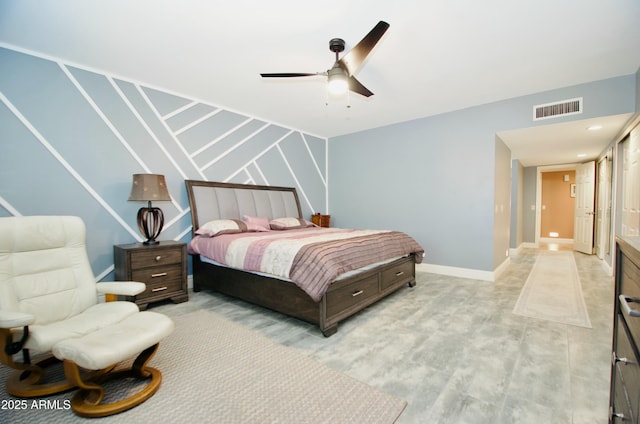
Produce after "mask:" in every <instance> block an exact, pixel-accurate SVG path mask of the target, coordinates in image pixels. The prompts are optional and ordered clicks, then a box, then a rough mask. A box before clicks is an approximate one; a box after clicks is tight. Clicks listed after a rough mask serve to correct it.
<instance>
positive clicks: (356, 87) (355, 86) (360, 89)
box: [349, 77, 373, 97]
mask: <svg viewBox="0 0 640 424" xmlns="http://www.w3.org/2000/svg"><path fill="white" fill-rule="evenodd" d="M349 90H351V91H353V92H354V93H358V94H361V95H363V96H365V97H370V96H373V93H372V92H371V91H370V90H369V89H368V88H367V87H365V86H364V85H362V84H361V83H360V81H358V80H357V79H355V78H354V77H349Z"/></svg>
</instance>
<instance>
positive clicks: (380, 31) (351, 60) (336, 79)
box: [260, 21, 389, 97]
mask: <svg viewBox="0 0 640 424" xmlns="http://www.w3.org/2000/svg"><path fill="white" fill-rule="evenodd" d="M387 29H389V24H388V23H386V22H384V21H380V22H378V23H377V24H376V26H375V27H373V29H372V30H371V31H369V33H368V34H367V35H365V36H364V38H363V39H362V40H360V42H359V43H358V44H356V46H355V47H354V48H353V49H351V50H349V52H347V53H346V54H344V55H343V56H342V57H341V58H340V57H339V53H341V52H343V51H344V46H345V43H344V40H343V39H341V38H333V39H331V41H329V50H331V51H332V52H334V53H335V54H336V61H335V63H334V64H333V66H332V67H331V69H329V70H327V71H326V72H314V73H300V72H285V73H268V74H260V75H261V76H262V77H263V78H292V77H294V78H295V77H310V76H317V75H324V76H326V77H327V79H328V81H329V91H331V92H332V93H334V94H340V93H344V92H346V91H347V89H348V90H351V91H353V92H354V93H358V94H361V95H363V96H365V97H369V96H372V95H373V93H372V92H371V91H370V90H369V89H368V88H366V87H365V86H364V85H362V84H361V83H360V81H358V80H357V79H356V78H355V77H354V76H353V75H354V74H355V73H356V71H357V70H358V69H359V68H360V66H361V65H362V63H363V62H364V60H365V59H366V58H367V55H368V54H369V53H370V52H371V50H372V49H373V47H374V46H375V45H376V44H377V43H378V41H380V39H381V38H382V36H383V35H384V33H385V32H386V31H387Z"/></svg>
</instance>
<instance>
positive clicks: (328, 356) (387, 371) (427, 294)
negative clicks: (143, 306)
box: [152, 249, 613, 424]
mask: <svg viewBox="0 0 640 424" xmlns="http://www.w3.org/2000/svg"><path fill="white" fill-rule="evenodd" d="M537 252H538V250H536V249H524V250H523V251H522V252H521V253H520V254H518V255H517V256H514V257H512V259H511V264H510V265H509V266H508V268H507V269H506V271H505V272H504V273H503V274H502V275H501V276H500V278H499V279H498V281H496V282H493V283H492V282H486V281H479V280H470V279H463V278H455V277H447V276H441V275H436V274H427V273H419V274H418V278H417V280H418V284H417V286H416V287H415V288H413V289H410V288H406V289H402V290H399V291H398V292H396V293H395V294H393V295H391V296H390V297H388V298H387V299H385V300H384V301H382V302H380V303H378V304H376V305H373V306H372V307H370V308H367V309H366V310H364V311H362V312H360V313H359V314H357V315H355V316H353V317H351V318H350V319H348V320H347V321H345V322H344V323H343V324H341V325H340V327H339V329H338V333H337V334H335V335H334V336H332V337H329V338H325V337H323V336H322V334H321V333H320V332H319V330H318V329H317V328H316V327H314V326H312V325H310V324H306V323H304V322H301V321H298V320H295V319H292V318H287V317H284V316H282V315H280V314H277V313H274V312H271V311H268V310H265V309H263V308H259V307H255V306H252V305H249V304H247V303H244V302H240V301H236V300H233V299H230V298H227V297H224V296H222V295H219V294H215V293H212V292H208V291H204V292H199V293H193V294H192V296H191V299H190V301H189V302H187V303H183V304H179V305H173V304H163V305H158V306H155V307H153V308H152V309H154V310H157V311H160V312H165V313H167V314H169V315H171V314H182V313H187V312H189V311H191V310H193V309H197V308H210V309H211V310H214V311H216V312H218V313H221V314H223V315H225V316H227V317H228V318H229V319H232V320H234V321H236V322H240V323H242V324H244V325H246V326H248V327H251V328H254V329H255V330H257V331H259V332H261V333H263V334H265V335H266V336H268V337H270V338H271V339H273V340H275V341H277V342H279V343H282V344H284V345H287V346H290V347H292V348H295V349H298V350H299V351H301V352H303V353H305V354H307V355H309V356H312V357H314V358H316V359H317V360H319V361H321V362H323V363H325V364H327V365H329V366H331V367H333V368H335V369H338V370H340V371H342V372H345V373H347V374H349V375H351V376H352V377H354V378H356V379H358V380H361V381H363V382H365V383H368V384H370V385H372V386H374V387H377V388H379V389H381V390H384V391H387V392H389V393H391V394H394V395H396V396H398V397H400V398H403V399H405V400H406V401H407V402H408V406H407V408H406V409H405V411H404V413H403V414H402V415H401V417H400V418H399V420H398V423H400V424H407V423H409V424H413V423H449V424H457V423H474V424H481V423H487V424H489V423H491V424H494V423H510V424H511V423H531V424H541V423H567V424H587V423H594V424H595V423H606V422H607V417H608V398H609V357H610V349H611V332H612V316H613V306H612V305H613V278H612V277H611V276H608V275H607V271H606V269H605V268H604V267H603V266H602V264H601V263H600V261H598V259H597V258H596V257H595V256H587V255H583V254H580V253H575V257H576V263H577V265H578V269H579V274H580V279H581V283H582V288H583V293H584V297H585V301H586V304H587V309H588V312H589V316H590V319H591V323H592V326H593V328H592V329H586V328H581V327H574V326H570V325H564V324H558V323H554V322H550V321H544V320H536V319H532V318H527V317H522V316H518V315H514V314H513V313H512V312H511V311H512V309H513V306H514V305H515V302H516V300H517V299H518V296H519V294H520V290H521V288H522V286H523V285H524V282H525V281H526V278H527V276H528V274H529V271H530V270H531V267H532V265H533V263H534V262H535V258H536V254H537Z"/></svg>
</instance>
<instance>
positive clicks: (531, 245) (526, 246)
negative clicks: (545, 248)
mask: <svg viewBox="0 0 640 424" xmlns="http://www.w3.org/2000/svg"><path fill="white" fill-rule="evenodd" d="M537 248H538V245H537V244H536V243H520V246H518V247H512V248H510V249H509V256H517V255H519V254H520V252H522V249H537Z"/></svg>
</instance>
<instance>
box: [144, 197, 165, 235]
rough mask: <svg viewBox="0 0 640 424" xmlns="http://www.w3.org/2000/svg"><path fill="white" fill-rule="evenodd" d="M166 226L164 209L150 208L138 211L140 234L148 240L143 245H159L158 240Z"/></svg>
mask: <svg viewBox="0 0 640 424" xmlns="http://www.w3.org/2000/svg"><path fill="white" fill-rule="evenodd" d="M163 226H164V214H163V213H162V209H160V208H154V207H152V206H151V201H149V206H148V207H146V208H140V210H138V229H139V230H140V233H141V234H142V235H143V236H145V237H146V238H147V240H146V241H144V242H143V244H158V242H157V241H156V238H157V237H158V236H159V235H160V233H161V232H162V227H163Z"/></svg>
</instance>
